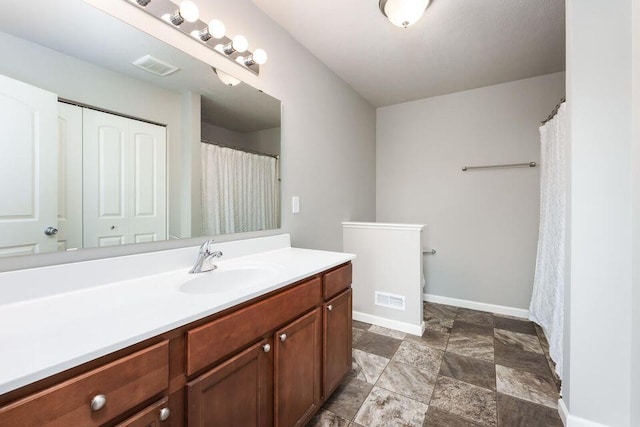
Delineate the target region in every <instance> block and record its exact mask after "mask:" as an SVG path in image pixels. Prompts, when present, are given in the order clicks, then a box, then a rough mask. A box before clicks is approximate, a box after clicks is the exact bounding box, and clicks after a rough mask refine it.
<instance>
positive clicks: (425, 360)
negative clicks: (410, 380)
mask: <svg viewBox="0 0 640 427" xmlns="http://www.w3.org/2000/svg"><path fill="white" fill-rule="evenodd" d="M443 354H444V352H443V351H442V350H437V349H435V348H431V347H429V346H426V345H421V344H417V343H415V342H410V341H403V342H402V344H400V348H398V351H397V352H396V354H395V356H393V359H392V360H393V361H394V362H399V363H406V364H408V365H413V366H416V367H418V368H420V369H422V370H424V371H427V372H429V373H430V374H431V375H433V376H434V377H435V376H437V375H438V371H439V370H440V364H441V363H442V355H443Z"/></svg>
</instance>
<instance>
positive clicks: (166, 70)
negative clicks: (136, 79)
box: [133, 55, 179, 77]
mask: <svg viewBox="0 0 640 427" xmlns="http://www.w3.org/2000/svg"><path fill="white" fill-rule="evenodd" d="M133 65H135V66H136V67H138V68H142V69H143V70H145V71H148V72H149V73H151V74H155V75H156V76H162V77H164V76H168V75H169V74H173V73H175V72H176V71H178V70H179V68H178V67H176V66H173V65H171V64H168V63H166V62H164V61H161V60H159V59H158V58H154V57H153V56H151V55H145V56H143V57H141V58H138V59H136V60H135V61H133Z"/></svg>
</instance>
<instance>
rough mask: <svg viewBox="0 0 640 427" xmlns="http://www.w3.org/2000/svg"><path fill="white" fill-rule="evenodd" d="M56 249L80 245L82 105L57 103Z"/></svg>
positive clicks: (78, 246)
mask: <svg viewBox="0 0 640 427" xmlns="http://www.w3.org/2000/svg"><path fill="white" fill-rule="evenodd" d="M57 237H58V251H65V250H67V249H74V248H81V247H82V107H78V106H76V105H69V104H65V103H62V102H59V103H58V234H57Z"/></svg>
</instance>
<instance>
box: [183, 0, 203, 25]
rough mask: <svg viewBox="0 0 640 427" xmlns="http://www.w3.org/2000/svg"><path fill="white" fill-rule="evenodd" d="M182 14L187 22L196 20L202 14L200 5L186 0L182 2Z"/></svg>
mask: <svg viewBox="0 0 640 427" xmlns="http://www.w3.org/2000/svg"><path fill="white" fill-rule="evenodd" d="M180 15H181V16H182V17H183V18H184V20H185V21H187V22H196V21H197V20H198V17H199V16H200V11H199V10H198V6H197V5H196V4H195V3H194V2H192V1H191V0H184V1H183V2H182V3H180Z"/></svg>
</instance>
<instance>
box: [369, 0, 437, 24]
mask: <svg viewBox="0 0 640 427" xmlns="http://www.w3.org/2000/svg"><path fill="white" fill-rule="evenodd" d="M429 2H430V0H380V2H379V3H378V6H379V7H380V11H381V12H382V14H383V15H384V16H386V17H387V18H388V19H389V21H391V23H392V24H393V25H395V26H397V27H402V28H407V27H408V26H410V25H413V24H415V23H416V22H417V21H418V20H419V19H420V18H421V17H422V15H423V14H424V11H425V9H426V8H427V6H429Z"/></svg>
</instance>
